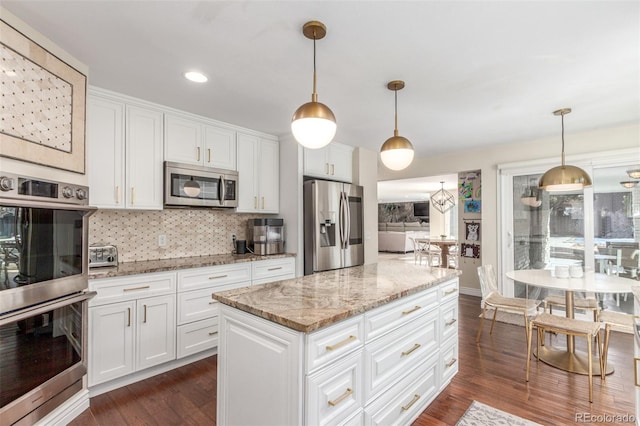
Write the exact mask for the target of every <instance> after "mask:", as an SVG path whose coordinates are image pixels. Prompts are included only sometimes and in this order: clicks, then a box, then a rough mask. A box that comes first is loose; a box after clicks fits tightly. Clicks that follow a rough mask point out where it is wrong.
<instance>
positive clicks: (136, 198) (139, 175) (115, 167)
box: [87, 91, 162, 210]
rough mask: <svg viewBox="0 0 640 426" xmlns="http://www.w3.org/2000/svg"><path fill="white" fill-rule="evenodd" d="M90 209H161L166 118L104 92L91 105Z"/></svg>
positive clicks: (92, 97) (90, 99)
mask: <svg viewBox="0 0 640 426" xmlns="http://www.w3.org/2000/svg"><path fill="white" fill-rule="evenodd" d="M87 111H88V113H87V146H88V155H87V161H88V175H89V186H90V188H91V191H90V194H89V203H90V204H91V205H94V206H96V207H99V208H107V209H109V208H111V209H145V210H161V209H162V112H161V111H160V110H155V109H153V108H147V107H146V106H141V105H135V104H131V103H130V102H128V101H125V100H121V99H118V98H117V97H114V96H111V95H103V94H101V93H100V92H98V93H95V91H94V93H90V94H89V97H88V99H87Z"/></svg>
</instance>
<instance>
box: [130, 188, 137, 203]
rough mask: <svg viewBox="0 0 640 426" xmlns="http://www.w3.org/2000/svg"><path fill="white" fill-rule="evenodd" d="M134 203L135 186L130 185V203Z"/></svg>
mask: <svg viewBox="0 0 640 426" xmlns="http://www.w3.org/2000/svg"><path fill="white" fill-rule="evenodd" d="M135 203H136V188H135V186H132V187H131V204H132V205H133V204H135Z"/></svg>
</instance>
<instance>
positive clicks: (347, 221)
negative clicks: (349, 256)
mask: <svg viewBox="0 0 640 426" xmlns="http://www.w3.org/2000/svg"><path fill="white" fill-rule="evenodd" d="M344 207H345V208H344V223H345V225H346V228H347V232H346V233H345V234H346V235H345V238H344V248H349V239H350V238H351V207H349V195H347V193H346V192H345V193H344Z"/></svg>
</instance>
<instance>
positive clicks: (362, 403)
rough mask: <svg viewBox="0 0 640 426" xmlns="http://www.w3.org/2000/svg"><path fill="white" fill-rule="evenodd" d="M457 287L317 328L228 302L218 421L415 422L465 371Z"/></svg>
mask: <svg viewBox="0 0 640 426" xmlns="http://www.w3.org/2000/svg"><path fill="white" fill-rule="evenodd" d="M443 289H444V290H443ZM457 289H458V280H457V278H456V279H454V280H450V281H447V282H445V283H442V284H440V285H439V286H434V287H432V288H430V289H427V290H424V291H422V292H420V293H417V294H415V295H412V296H408V297H406V298H402V299H399V300H397V301H395V302H391V303H389V304H387V305H384V306H381V307H379V308H376V309H373V310H371V311H367V312H365V313H364V314H360V315H356V316H353V317H351V318H348V319H346V320H344V321H341V322H338V323H336V324H333V325H330V326H328V327H325V328H321V329H319V330H316V331H314V332H311V333H302V332H297V331H294V330H291V329H289V328H287V327H283V326H281V325H279V324H275V323H273V322H270V321H267V320H265V319H262V318H259V317H256V316H254V315H251V314H248V313H246V312H243V311H241V310H238V309H235V308H232V307H230V306H226V305H220V311H219V315H220V342H219V344H220V346H219V356H218V419H217V420H218V421H217V424H218V425H221V426H224V425H234V424H265V425H266V424H273V425H275V424H277V425H300V424H304V425H310V426H311V425H313V426H315V425H325V424H326V425H329V424H331V425H380V426H382V425H405V424H411V422H413V421H414V420H415V419H416V418H417V417H418V416H419V415H420V413H421V412H422V411H424V409H425V408H426V407H427V406H428V405H429V404H430V403H431V402H432V401H433V400H434V399H435V398H436V396H437V395H438V394H439V393H440V392H441V391H442V389H443V388H444V387H445V386H446V385H447V384H448V383H449V382H450V381H451V379H452V378H453V376H454V375H455V374H456V372H457V371H458V364H457V360H458V333H457V331H458V329H457V312H458V311H457V303H458V298H457V294H458V293H457ZM442 315H444V317H442ZM453 319H455V320H456V321H452V320H453ZM443 338H445V339H446V340H444V341H443V340H442V339H443ZM301 383H304V392H303V391H302V389H299V387H298V386H300V384H301ZM247 407H250V409H248V408H247Z"/></svg>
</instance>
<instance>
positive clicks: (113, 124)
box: [87, 96, 124, 208]
mask: <svg viewBox="0 0 640 426" xmlns="http://www.w3.org/2000/svg"><path fill="white" fill-rule="evenodd" d="M87 163H88V164H87V173H88V174H89V186H90V187H91V191H89V204H91V205H92V206H96V207H98V208H124V166H123V165H124V104H123V103H120V102H113V101H110V100H107V99H101V98H99V97H94V96H89V98H88V99H87Z"/></svg>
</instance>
